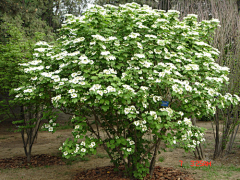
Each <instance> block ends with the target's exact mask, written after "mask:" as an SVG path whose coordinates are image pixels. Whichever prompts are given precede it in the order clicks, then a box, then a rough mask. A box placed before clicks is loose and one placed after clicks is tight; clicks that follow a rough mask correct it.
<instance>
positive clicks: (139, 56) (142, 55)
mask: <svg viewBox="0 0 240 180" xmlns="http://www.w3.org/2000/svg"><path fill="white" fill-rule="evenodd" d="M134 56H136V57H138V58H145V55H144V54H134Z"/></svg>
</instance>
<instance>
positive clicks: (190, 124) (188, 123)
mask: <svg viewBox="0 0 240 180" xmlns="http://www.w3.org/2000/svg"><path fill="white" fill-rule="evenodd" d="M183 122H184V123H185V124H186V125H188V127H191V126H192V121H191V119H188V118H186V117H185V118H184V120H183Z"/></svg>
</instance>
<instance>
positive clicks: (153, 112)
mask: <svg viewBox="0 0 240 180" xmlns="http://www.w3.org/2000/svg"><path fill="white" fill-rule="evenodd" d="M149 114H150V116H153V118H154V119H155V120H156V119H157V113H156V112H155V111H150V112H149Z"/></svg>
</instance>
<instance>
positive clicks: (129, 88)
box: [122, 85, 135, 93]
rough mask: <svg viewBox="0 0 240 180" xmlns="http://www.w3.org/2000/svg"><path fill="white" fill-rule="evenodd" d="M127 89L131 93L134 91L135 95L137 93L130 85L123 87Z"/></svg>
mask: <svg viewBox="0 0 240 180" xmlns="http://www.w3.org/2000/svg"><path fill="white" fill-rule="evenodd" d="M122 86H123V87H124V88H125V89H127V90H130V91H132V92H133V93H135V90H134V89H133V88H131V86H129V85H122Z"/></svg>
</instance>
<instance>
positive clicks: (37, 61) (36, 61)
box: [28, 60, 42, 65]
mask: <svg viewBox="0 0 240 180" xmlns="http://www.w3.org/2000/svg"><path fill="white" fill-rule="evenodd" d="M39 63H42V60H34V61H30V62H28V64H31V65H38V64H39Z"/></svg>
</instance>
